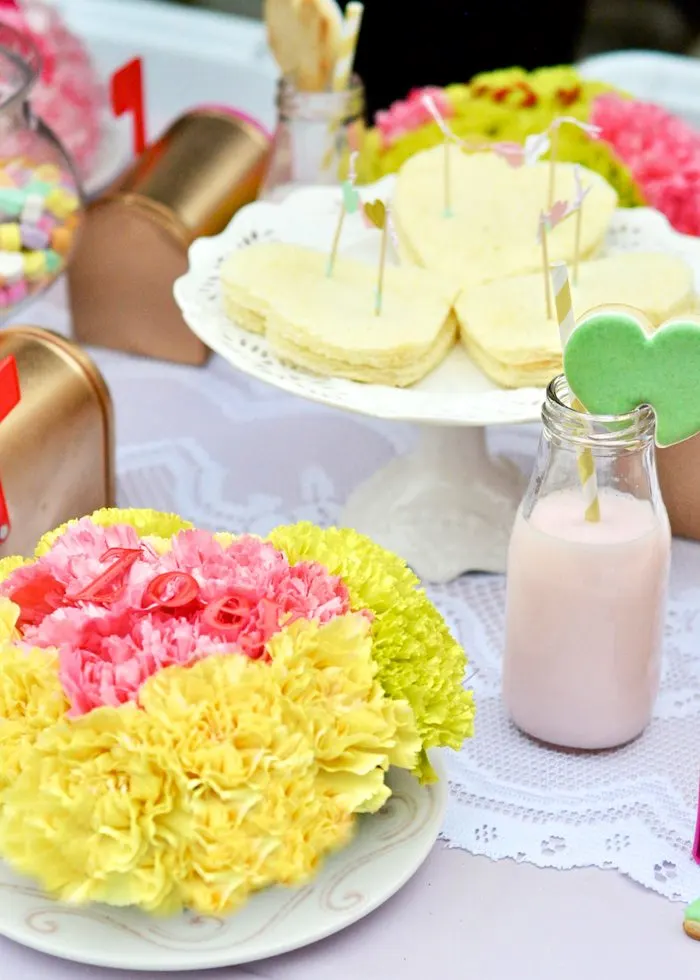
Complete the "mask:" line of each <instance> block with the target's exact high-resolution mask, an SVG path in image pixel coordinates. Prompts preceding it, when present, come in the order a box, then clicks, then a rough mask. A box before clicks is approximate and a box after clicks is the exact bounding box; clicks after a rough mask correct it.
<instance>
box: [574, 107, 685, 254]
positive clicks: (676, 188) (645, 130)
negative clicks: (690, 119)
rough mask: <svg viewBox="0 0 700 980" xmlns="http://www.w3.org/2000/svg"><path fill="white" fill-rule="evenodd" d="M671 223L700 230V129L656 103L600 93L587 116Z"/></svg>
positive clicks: (654, 204)
mask: <svg viewBox="0 0 700 980" xmlns="http://www.w3.org/2000/svg"><path fill="white" fill-rule="evenodd" d="M590 121H591V122H592V123H594V124H595V125H597V126H600V128H601V130H602V133H601V136H602V139H604V140H605V141H606V142H607V143H609V144H610V145H611V146H612V147H613V149H614V150H615V152H616V153H617V155H618V156H619V157H620V159H621V160H622V161H623V162H624V163H625V164H626V165H627V166H628V167H629V169H630V171H631V173H632V176H633V177H634V179H635V181H636V182H637V183H638V185H639V187H640V188H641V190H642V193H643V194H644V197H645V198H646V200H647V201H648V203H649V204H650V205H651V206H652V207H654V208H657V209H658V210H659V211H661V212H662V213H663V214H665V215H666V217H667V218H668V220H669V221H670V222H671V224H672V225H673V227H674V228H676V229H677V230H678V231H681V232H684V233H685V234H688V235H700V133H698V132H696V131H695V130H694V129H692V128H691V127H690V126H689V125H688V124H687V123H685V122H683V120H682V119H679V118H678V117H677V116H673V115H671V114H670V113H669V112H666V110H665V109H662V108H661V107H660V106H657V105H653V104H652V103H647V102H636V101H633V100H630V99H622V98H620V97H619V96H617V95H614V94H607V95H602V96H599V97H598V98H597V99H596V100H595V102H594V104H593V108H592V113H591V120H590Z"/></svg>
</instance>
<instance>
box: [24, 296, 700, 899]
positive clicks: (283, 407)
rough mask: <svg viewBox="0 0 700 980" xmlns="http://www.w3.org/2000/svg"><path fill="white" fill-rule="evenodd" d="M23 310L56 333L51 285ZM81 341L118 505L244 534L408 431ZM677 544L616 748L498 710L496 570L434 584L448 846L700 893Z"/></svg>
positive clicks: (378, 460)
mask: <svg viewBox="0 0 700 980" xmlns="http://www.w3.org/2000/svg"><path fill="white" fill-rule="evenodd" d="M23 322H33V323H36V324H39V325H42V326H48V327H51V328H53V329H58V330H61V331H63V332H65V331H66V330H67V327H68V317H67V313H66V309H65V302H64V297H63V293H62V289H61V287H60V286H59V287H57V288H55V289H54V291H53V292H52V293H51V294H49V296H48V297H47V298H46V299H45V300H43V301H42V302H41V303H38V304H36V305H35V306H34V307H33V308H32V309H31V311H30V312H29V314H27V315H25V316H24V317H23ZM92 353H93V356H94V357H95V359H96V361H97V363H98V364H99V366H100V368H101V369H102V371H103V372H104V374H105V377H106V379H107V382H108V384H109V386H110V388H111V390H112V394H113V398H114V401H115V408H116V420H117V456H118V459H117V462H118V497H119V503H120V504H121V505H124V506H134V507H139V506H149V507H156V508H159V509H163V510H173V511H178V512H179V513H181V514H183V515H184V516H185V517H187V518H189V519H190V520H192V521H194V522H196V523H197V524H200V525H202V526H204V527H211V528H229V529H232V530H233V529H235V530H238V531H252V532H256V533H266V532H267V531H268V530H269V529H270V528H271V527H273V526H274V525H275V524H278V523H283V522H289V521H296V520H301V519H308V520H312V521H316V522H319V523H321V524H328V523H332V522H333V521H335V520H337V519H338V516H339V513H340V510H341V507H342V505H343V503H344V501H345V498H346V496H347V494H348V492H349V491H350V490H351V489H352V488H353V487H354V486H355V485H356V484H358V483H359V482H360V481H362V480H364V479H366V478H367V477H369V476H370V475H371V474H372V473H373V472H374V471H375V470H376V469H377V468H378V467H379V466H382V465H383V464H385V463H386V462H388V460H389V459H390V458H391V456H392V455H393V454H395V453H397V452H402V451H405V450H406V449H407V448H409V447H410V446H411V445H412V443H413V440H414V438H415V430H414V429H413V427H411V426H408V425H402V424H396V423H383V422H379V421H373V420H371V419H366V418H362V417H359V416H354V415H350V414H344V413H340V412H337V411H333V410H330V409H324V408H321V407H319V406H316V405H312V404H311V403H308V402H305V401H303V400H301V399H298V398H294V397H291V396H288V395H285V394H282V393H280V392H278V391H277V390H276V389H274V388H272V387H266V386H262V385H260V384H258V383H255V382H252V381H249V380H248V379H247V378H246V377H245V376H243V375H241V374H239V373H236V372H234V371H233V370H232V369H231V368H230V367H229V366H228V365H227V364H226V363H225V362H223V361H222V360H220V359H218V358H213V359H212V360H211V361H210V363H209V365H208V366H207V367H206V368H187V367H180V366H176V365H170V364H164V363H160V362H155V361H148V360H141V359H137V358H132V357H129V356H127V355H123V354H118V353H115V352H112V351H92ZM492 442H493V444H494V447H495V448H497V449H498V450H499V451H503V452H506V453H508V454H509V455H510V456H512V457H513V458H514V459H516V461H517V462H518V463H520V464H522V466H523V468H525V469H527V468H529V466H530V464H531V459H532V455H533V453H534V449H535V447H536V442H537V431H536V429H535V428H534V427H522V428H519V429H506V428H504V429H500V430H494V431H493V432H492ZM673 558H674V563H673V572H672V588H671V603H670V609H669V615H668V622H667V626H666V657H665V667H664V676H663V684H662V691H661V695H660V698H659V700H658V703H657V706H656V712H655V718H654V722H653V724H652V725H651V727H650V729H649V730H648V731H647V733H646V734H645V735H644V736H643V737H642V738H641V739H639V740H638V741H637V742H635V743H634V744H632V745H630V746H628V747H627V748H624V749H621V750H618V751H615V752H603V753H597V754H575V753H563V752H557V751H555V750H550V749H546V748H543V747H542V746H539V745H536V744H534V743H533V742H531V741H529V740H528V739H526V738H525V737H523V736H521V735H519V734H518V733H517V732H516V731H515V729H514V728H513V727H512V726H511V725H510V724H509V722H508V720H507V718H506V716H505V714H504V711H503V708H502V706H501V703H500V698H499V688H500V652H501V647H502V634H503V611H504V595H505V584H504V580H503V578H502V577H500V576H486V575H469V576H464V577H462V578H461V579H459V580H457V581H455V582H452V583H451V584H450V585H447V586H440V587H434V588H430V589H429V592H430V594H431V596H432V598H433V599H434V600H435V602H436V603H437V605H438V606H439V607H440V609H441V610H442V612H443V614H444V615H445V617H446V618H447V619H448V621H449V622H450V625H451V626H452V628H453V629H454V631H455V634H456V635H457V636H458V638H459V639H460V640H461V641H462V642H463V643H464V645H465V647H466V649H467V651H468V653H469V656H470V671H472V672H473V676H472V677H471V683H472V685H473V687H474V689H475V693H476V697H477V704H478V715H477V734H476V736H475V738H474V739H473V740H471V741H470V742H469V743H467V745H466V746H465V748H464V749H463V750H462V752H461V753H459V754H458V755H455V754H451V755H450V757H449V760H448V761H449V768H450V778H451V789H452V793H451V804H450V807H449V811H448V815H447V819H446V823H445V826H444V829H443V836H444V838H445V840H446V841H447V842H448V844H449V845H450V846H453V847H459V848H463V849H465V850H468V851H471V852H472V853H475V854H483V855H486V856H488V857H492V858H504V857H511V858H514V859H516V860H518V861H527V862H530V863H533V864H536V865H539V866H542V867H554V868H572V867H581V866H588V865H594V866H597V867H600V868H617V869H618V870H619V871H621V872H623V873H624V874H626V875H629V877H630V878H632V879H634V880H635V881H637V882H640V883H641V884H643V885H645V886H647V887H648V888H651V889H653V890H654V891H656V892H659V893H660V894H662V895H664V896H666V897H667V898H669V899H673V900H684V901H690V900H692V899H694V898H696V897H697V896H698V895H700V867H698V866H697V865H695V864H694V863H693V862H692V859H691V857H690V848H691V839H692V835H693V830H694V823H695V810H696V800H697V790H698V771H699V769H700V546H698V545H695V544H691V543H688V542H675V544H674V555H673Z"/></svg>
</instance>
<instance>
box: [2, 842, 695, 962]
mask: <svg viewBox="0 0 700 980" xmlns="http://www.w3.org/2000/svg"><path fill="white" fill-rule="evenodd" d="M682 916H683V907H682V906H681V905H675V904H672V903H671V902H667V901H666V900H665V899H663V898H660V897H658V896H656V895H653V894H651V893H649V892H645V891H644V890H643V889H641V888H639V887H638V886H636V885H633V884H632V883H631V882H629V881H627V880H626V879H624V878H622V877H620V876H619V875H618V874H617V873H616V872H613V871H597V870H581V871H566V872H561V871H549V870H541V869H538V868H533V867H531V866H529V865H524V864H515V863H514V862H512V861H501V862H498V863H494V862H491V861H489V860H488V859H487V858H477V857H472V856H471V855H468V854H465V853H463V852H461V851H452V850H447V849H446V848H445V847H444V846H443V845H441V844H436V846H435V848H434V850H433V852H432V854H431V856H430V858H429V859H428V861H427V862H426V864H425V865H424V866H423V868H422V869H421V870H420V871H419V872H418V874H417V875H416V876H415V877H414V878H413V880H412V881H411V882H409V884H408V885H406V887H405V888H404V889H403V890H402V891H401V892H399V894H398V895H396V896H395V897H394V898H393V899H391V901H389V902H387V903H386V905H384V906H383V907H382V908H380V909H379V910H377V911H376V912H375V913H373V914H372V915H371V916H369V917H368V918H366V919H365V920H363V921H362V922H360V923H358V924H356V925H355V926H353V927H351V928H350V929H347V930H345V932H342V933H339V934H338V935H336V936H334V937H331V938H330V939H326V940H324V941H323V942H320V943H317V944H316V945H314V946H310V947H308V948H307V949H304V950H300V951H299V952H297V953H290V954H287V955H286V956H281V957H278V958H276V959H272V960H264V961H260V962H258V963H253V964H251V965H250V966H246V967H237V968H233V967H232V968H230V969H222V970H212V971H202V972H194V973H179V974H168V975H167V976H168V977H170V978H172V980H175V978H176V977H180V978H182V980H195V978H196V980H207V978H210V980H218V978H222V980H223V978H226V980H252V978H257V980H394V978H397V980H403V978H406V980H414V978H416V980H417V978H421V980H423V978H433V977H434V978H436V980H438V978H439V980H467V978H468V980H516V978H517V980H591V978H595V980H657V978H660V977H666V978H668V980H696V978H698V977H700V943H693V942H692V941H691V940H689V939H687V938H686V937H685V936H684V934H683V932H682V928H681V922H682ZM150 975H151V976H165V974H150ZM144 976H147V974H144V973H132V972H122V971H118V970H101V969H97V968H95V967H89V966H77V965H75V964H73V963H67V962H63V961H61V960H56V959H52V958H50V957H48V956H43V955H41V954H40V953H35V952H33V951H31V950H28V949H24V948H22V947H21V946H16V945H15V944H14V943H11V942H9V941H8V940H5V939H0V978H2V980H140V978H142V977H144Z"/></svg>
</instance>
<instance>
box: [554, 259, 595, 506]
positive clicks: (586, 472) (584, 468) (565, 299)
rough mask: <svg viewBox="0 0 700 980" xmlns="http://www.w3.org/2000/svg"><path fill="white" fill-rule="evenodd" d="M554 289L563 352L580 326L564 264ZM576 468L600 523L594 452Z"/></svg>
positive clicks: (580, 457)
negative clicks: (576, 318) (577, 326)
mask: <svg viewBox="0 0 700 980" xmlns="http://www.w3.org/2000/svg"><path fill="white" fill-rule="evenodd" d="M552 288H553V290H554V305H555V306H556V310H557V321H558V323H559V336H560V337H561V349H562V351H563V350H564V348H565V347H566V345H567V343H568V342H569V337H570V336H571V334H572V333H573V331H574V327H575V326H576V320H575V319H574V304H573V302H572V300H571V286H570V285H569V273H568V270H567V268H566V265H565V264H564V263H563V262H558V263H557V264H556V265H555V266H553V267H552ZM571 407H572V408H573V409H574V410H575V411H577V412H581V413H583V414H585V412H586V409H585V408H584V407H583V405H582V404H581V402H580V401H579V400H578V398H574V399H573V400H572V402H571ZM576 465H577V467H578V475H579V480H580V481H581V488H582V490H583V499H584V502H585V505H586V510H585V517H586V520H587V521H599V520H600V501H599V499H598V481H597V479H596V474H595V460H594V459H593V453H592V452H591V450H590V449H582V450H581V451H580V452H579V453H577V457H576Z"/></svg>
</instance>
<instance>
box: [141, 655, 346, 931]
mask: <svg viewBox="0 0 700 980" xmlns="http://www.w3.org/2000/svg"><path fill="white" fill-rule="evenodd" d="M311 673H313V671H311ZM141 704H142V706H143V708H144V710H145V712H146V713H147V714H148V715H149V716H150V717H151V718H152V719H153V720H154V721H155V722H156V723H157V725H158V727H159V730H163V731H165V732H167V733H168V735H169V737H170V738H171V739H172V740H173V745H174V748H175V751H176V752H177V755H178V758H179V759H180V761H181V764H182V767H183V769H184V771H186V772H187V775H188V780H189V791H190V799H191V808H192V814H193V821H194V822H193V832H192V836H191V839H190V842H189V845H188V860H187V873H186V875H185V876H184V878H183V879H182V880H181V882H180V889H181V894H182V900H183V902H184V903H185V904H186V905H188V906H191V907H193V908H196V909H198V910H199V911H203V912H221V911H231V910H232V909H234V908H236V907H237V906H238V905H240V904H241V903H242V902H243V901H245V899H246V898H247V897H248V895H249V893H250V892H251V891H252V890H255V889H257V888H262V887H264V886H265V885H268V884H271V883H273V882H281V883H284V884H300V883H302V882H304V881H306V880H308V879H309V878H310V877H311V875H312V874H313V873H314V871H315V870H316V868H317V867H318V863H319V861H320V859H321V858H322V857H323V855H324V854H325V853H326V852H327V851H329V850H331V849H334V848H337V847H340V846H341V845H343V844H344V843H346V842H347V840H348V838H349V836H350V834H351V833H352V828H353V814H352V810H351V809H350V808H349V807H348V806H347V805H346V801H345V800H344V799H341V798H340V797H339V796H338V795H337V794H335V793H334V792H332V791H331V790H330V789H328V788H326V786H325V785H324V784H323V782H322V781H321V780H320V779H319V778H318V777H319V767H318V764H317V762H316V760H315V757H314V747H313V743H312V742H311V740H310V739H309V738H308V734H307V726H306V724H305V723H304V717H303V713H302V712H301V711H300V710H299V708H297V707H296V706H295V705H292V704H291V703H290V702H289V701H288V700H287V699H286V698H285V697H283V696H282V693H281V691H280V685H279V671H278V672H275V671H273V670H272V669H271V666H270V665H269V664H267V663H261V662H258V661H251V660H248V659H247V658H246V657H242V656H235V655H233V656H212V657H207V658H206V659H205V660H202V661H201V662H200V663H198V664H195V666H193V667H191V668H189V669H188V668H180V667H173V668H169V669H167V670H164V671H161V672H160V673H158V674H156V675H155V676H154V677H152V678H151V679H150V680H148V681H147V682H146V684H145V685H144V687H143V688H142V690H141Z"/></svg>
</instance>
